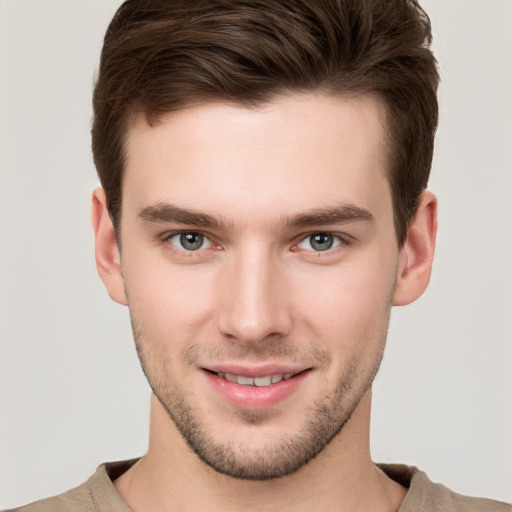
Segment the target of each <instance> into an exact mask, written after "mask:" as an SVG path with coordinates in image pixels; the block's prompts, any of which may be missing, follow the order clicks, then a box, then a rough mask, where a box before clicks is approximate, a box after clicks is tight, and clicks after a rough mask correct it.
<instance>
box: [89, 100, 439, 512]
mask: <svg viewBox="0 0 512 512" xmlns="http://www.w3.org/2000/svg"><path fill="white" fill-rule="evenodd" d="M384 116H385V114H384V109H383V107H382V105H381V104H380V102H379V101H378V100H377V99H376V98H374V97H369V96H368V97H360V98H357V99H350V100H349V99H340V98H334V97H330V96H324V95H299V94H292V95H289V96H282V97H279V98H276V99H275V100H274V101H273V102H271V103H269V104H267V105H265V106H262V107H260V108H258V109H246V108H242V107H238V106H233V105H228V104H206V105H202V106H196V107H193V108H189V109H185V110H182V111H179V112H176V113H173V114H168V115H165V116H164V117H163V118H162V119H161V120H160V121H159V122H158V123H157V124H156V125H153V126H150V125H148V124H147V122H146V120H145V118H143V117H141V118H139V119H138V120H137V121H136V122H135V124H134V125H133V127H132V128H131V129H130V131H129V135H128V139H127V144H126V151H127V164H126V173H125V177H124V182H123V190H122V193H123V206H122V213H121V231H120V245H121V247H122V250H121V251H120V250H119V246H118V244H117V242H116V237H115V234H114V230H113V227H112V223H111V221H110V217H109V216H108V213H107V210H106V201H105V197H104V193H103V191H102V190H101V189H98V190H96V191H95V193H94V196H93V226H94V230H95V236H96V260H97V266H98V271H99V273H100V276H101V277H102V279H103V281H104V283H105V285H106V287H107V290H108V292H109V294H110V296H111V297H112V299H113V300H115V301H116V302H119V303H121V304H126V305H129V308H130V314H131V318H132V324H133V326H134V335H135V339H136V344H137V350H138V352H139V356H140V357H141V361H142V364H143V368H144V371H145V373H146V375H147V377H148V379H149V382H150V384H151V386H152V388H153V391H154V395H153V397H152V401H151V432H150V443H149V450H148V453H147V454H146V455H145V456H144V457H143V458H142V459H141V461H139V462H138V463H137V464H136V465H135V466H134V467H133V468H131V469H130V470H129V471H128V472H127V473H125V474H124V475H123V476H121V477H120V478H119V479H118V480H117V481H116V482H115V485H116V488H117V489H118V491H119V493H120V494H121V496H122V497H123V498H124V499H125V501H126V502H127V503H128V504H129V506H130V507H131V508H132V509H133V510H134V511H135V512H138V511H143V510H144V511H152V510H155V511H156V510H159V511H166V510H176V509H179V510H183V511H187V510H201V509H204V507H206V506H207V507H208V509H209V510H240V509H241V507H243V508H244V510H253V509H254V510H259V511H261V510H267V509H269V510H270V509H272V510H293V511H295V512H296V511H298V510H311V509H312V507H313V508H314V509H317V510H326V511H329V510H339V507H340V503H343V504H344V510H353V511H356V510H376V511H393V512H394V511H395V510H396V509H397V508H398V506H399V504H400V503H401V501H402V499H403V497H404V495H405V489H403V488H402V487H401V486H399V485H398V484H396V483H395V482H393V481H391V480H390V479H388V478H387V477H386V476H385V475H384V474H383V473H382V472H380V470H378V469H377V468H376V466H375V465H374V464H373V462H372V460H371V457H370V452H369V424H370V402H371V383H372V381H373V378H374V376H375V373H376V371H377V369H378V366H379V363H380V360H381V357H382V353H383V350H384V345H385V340H386V334H387V328H388V322H389V315H390V310H391V307H392V305H403V304H407V303H409V302H412V301H413V300H415V299H416V298H417V297H419V296H420V295H421V294H422V293H423V291H424V290H425V288H426V286H427V284H428V281H429V277H430V270H431V265H432V257H433V251H434V240H435V233H436V200H435V197H434V196H433V195H432V194H431V193H429V192H425V193H424V194H423V196H422V197H421V199H420V203H419V207H418V211H417V214H416V216H415V218H414V219H413V221H412V223H411V225H410V227H409V231H408V236H407V240H406V242H405V244H404V246H403V247H398V245H397V241H396V235H395V231H394V226H393V208H392V201H391V194H390V189H389V184H388V181H387V178H386V161H385V158H384V154H385V144H386V140H385V135H384V134H385V130H384V127H383V120H384ZM190 212H192V213H199V214H200V215H195V216H194V215H190ZM333 212H335V213H336V215H333ZM206 216H207V217H206ZM205 219H206V220H205ZM211 219H214V220H215V222H213V221H212V220H211ZM184 233H185V234H187V233H188V234H189V235H190V234H194V235H193V236H192V239H193V240H194V241H195V242H198V243H199V245H198V247H199V248H198V249H197V250H187V248H186V247H184V246H183V237H181V235H182V234H184ZM315 234H325V235H324V236H327V240H328V241H329V240H332V242H333V247H331V248H330V249H328V250H318V247H319V246H318V245H314V242H315V239H312V238H311V237H312V235H315ZM198 235H199V237H198ZM201 237H203V238H201ZM329 237H332V238H329ZM324 240H325V238H324ZM187 247H190V246H187ZM320 247H322V248H324V247H325V244H324V246H320ZM226 367H228V368H229V369H233V368H234V369H235V370H236V371H234V372H233V373H239V374H247V373H251V372H256V373H258V372H259V371H262V372H263V373H264V372H265V371H267V370H268V371H267V373H268V372H270V373H272V372H273V371H274V370H276V368H277V369H278V370H282V369H283V368H284V369H292V370H293V371H294V372H301V373H300V377H293V378H292V379H291V380H290V382H291V383H292V384H291V385H292V388H291V391H290V392H287V394H286V395H285V397H284V398H282V399H279V400H277V401H276V403H267V402H265V401H263V402H261V401H258V400H259V399H258V397H256V398H255V399H253V398H254V397H253V398H251V397H249V398H247V397H245V398H242V400H241V401H238V402H237V401H235V403H233V402H232V401H230V400H229V399H227V398H226V396H225V395H224V394H223V392H222V391H221V392H219V389H218V388H217V387H216V384H215V385H213V384H212V382H217V383H218V381H219V380H220V378H219V377H214V376H213V375H212V371H215V370H218V369H219V368H221V369H225V368H226ZM271 370H272V371H271ZM283 372H284V370H283ZM258 375H259V373H258ZM239 388H240V390H241V392H242V393H243V392H244V390H245V391H246V390H247V388H246V387H245V388H244V387H243V386H239ZM191 424H193V425H194V428H193V429H191V428H190V425H191ZM184 438H187V439H188V442H187V441H186V440H185V439H184ZM191 447H192V448H191ZM194 451H195V452H197V454H198V455H199V457H198V456H197V455H196V453H194ZM269 478H271V479H270V480H269Z"/></svg>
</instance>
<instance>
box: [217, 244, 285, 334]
mask: <svg viewBox="0 0 512 512" xmlns="http://www.w3.org/2000/svg"><path fill="white" fill-rule="evenodd" d="M251 245H252V246H251ZM222 280H223V282H222V283H221V285H220V286H221V287H222V291H221V293H222V297H221V300H220V301H219V306H220V310H219V320H218V321H219V330H220V331H221V333H222V334H224V335H225V336H228V337H231V338H236V339H237V340H239V341H240V342H258V341H262V340H264V339H265V338H267V337H269V336H274V337H275V336H284V335H286V334H287V333H288V331H289V329H290V326H291V317H290V314H289V313H290V312H289V311H288V308H287V305H286V293H284V290H283V289H282V287H283V284H284V283H283V281H284V279H283V276H282V268H281V264H280V261H279V258H278V257H277V256H275V255H273V254H272V252H271V251H270V250H269V249H268V248H267V249H266V248H265V247H264V246H263V247H262V246H260V247H258V246H257V244H249V246H248V247H245V248H244V249H241V250H240V251H238V252H237V254H236V255H233V257H232V258H231V260H230V262H229V264H228V265H227V268H226V269H225V272H224V273H223V279H222Z"/></svg>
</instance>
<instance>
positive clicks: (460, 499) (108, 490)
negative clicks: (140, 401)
mask: <svg viewBox="0 0 512 512" xmlns="http://www.w3.org/2000/svg"><path fill="white" fill-rule="evenodd" d="M135 462H136V459H135V460H130V461H124V462H112V463H109V464H102V465H101V466H99V467H98V469H97V471H96V473H95V474H94V475H93V476H92V477H91V478H89V480H87V482H85V483H84V484H82V485H80V486H79V487H76V488H75V489H71V490H70V491H68V492H65V493H64V494H60V495H58V496H55V497H53V498H47V499H45V500H41V501H36V502H35V503H32V504H31V505H26V506H24V507H20V508H16V509H13V510H11V511H5V512H132V511H131V509H130V507H128V505H127V504H126V503H125V502H124V501H123V499H122V498H121V496H120V495H119V494H118V493H117V491H116V489H115V487H114V485H113V484H112V481H113V480H115V479H116V478H118V477H119V476H120V475H122V474H123V473H124V472H125V471H127V470H128V469H129V468H130V467H131V466H132V465H133V464H134V463H135ZM378 466H379V467H380V469H382V471H384V472H385V473H386V474H387V475H388V476H389V477H390V478H392V479H393V480H395V481H396V482H398V483H400V484H401V485H403V486H404V487H407V488H408V489H409V491H408V492H407V496H406V497H405V500H404V501H403V502H402V505H401V506H400V508H399V510H398V511H397V512H512V506H511V505H507V504H506V503H501V502H498V501H493V500H488V499H484V498H470V497H467V496H462V495H460V494H457V493H455V492H453V491H450V490H449V489H447V488H446V487H445V486H444V485H440V484H435V483H433V482H431V481H430V480H429V479H428V477H427V475H426V474H425V473H423V472H422V471H419V470H418V469H417V468H414V467H410V466H404V465H400V464H379V465H378Z"/></svg>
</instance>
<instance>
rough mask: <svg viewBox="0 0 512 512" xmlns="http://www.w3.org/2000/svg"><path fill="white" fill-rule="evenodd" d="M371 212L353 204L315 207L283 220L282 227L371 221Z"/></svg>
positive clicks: (372, 217)
mask: <svg viewBox="0 0 512 512" xmlns="http://www.w3.org/2000/svg"><path fill="white" fill-rule="evenodd" d="M373 220H374V216H373V214H372V213H371V212H370V211H369V210H367V209H366V208H361V207H360V206H355V205H340V206H335V207H331V208H316V209H314V210H310V211H308V212H304V213H298V214H297V215H294V216H292V217H290V218H289V219H285V220H284V221H283V227H284V229H290V228H305V227H315V226H325V225H328V224H345V223H349V222H358V221H373Z"/></svg>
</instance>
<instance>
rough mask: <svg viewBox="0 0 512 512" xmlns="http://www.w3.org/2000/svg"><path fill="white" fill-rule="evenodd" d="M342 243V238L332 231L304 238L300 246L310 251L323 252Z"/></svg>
mask: <svg viewBox="0 0 512 512" xmlns="http://www.w3.org/2000/svg"><path fill="white" fill-rule="evenodd" d="M340 244H341V239H340V237H339V236H335V235H332V234H331V233H315V234H314V235H310V236H308V237H306V238H305V239H304V240H302V242H300V244H298V247H300V248H301V249H307V250H309V251H311V250H312V251H315V252H321V251H328V250H329V249H332V248H333V247H337V246H338V245H340Z"/></svg>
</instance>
